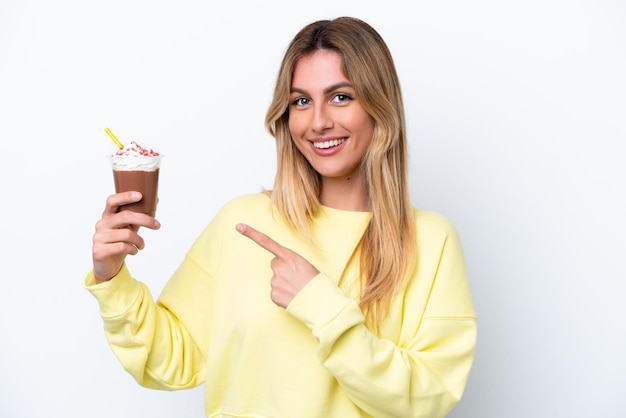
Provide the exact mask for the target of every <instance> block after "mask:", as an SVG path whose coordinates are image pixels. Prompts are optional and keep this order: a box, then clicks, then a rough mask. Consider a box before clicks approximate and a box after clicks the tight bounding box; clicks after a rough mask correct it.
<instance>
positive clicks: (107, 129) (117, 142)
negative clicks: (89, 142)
mask: <svg viewBox="0 0 626 418" xmlns="http://www.w3.org/2000/svg"><path fill="white" fill-rule="evenodd" d="M104 132H106V133H107V135H109V137H110V138H111V139H112V140H113V142H115V145H117V147H118V148H119V149H122V148H124V145H122V143H121V142H120V140H119V139H117V137H116V136H115V135H113V132H111V130H110V129H109V128H104Z"/></svg>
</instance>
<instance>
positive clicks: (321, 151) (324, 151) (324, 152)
mask: <svg viewBox="0 0 626 418" xmlns="http://www.w3.org/2000/svg"><path fill="white" fill-rule="evenodd" d="M334 139H343V140H344V141H343V142H342V143H341V144H339V145H336V146H334V147H330V148H316V147H315V145H314V144H315V143H320V142H327V141H332V140H334ZM309 142H310V143H311V149H313V152H314V153H315V154H317V155H320V156H323V157H328V156H331V155H334V154H337V153H338V152H339V151H341V149H343V147H344V146H345V145H346V143H347V142H348V138H347V137H342V138H324V139H320V140H315V141H309Z"/></svg>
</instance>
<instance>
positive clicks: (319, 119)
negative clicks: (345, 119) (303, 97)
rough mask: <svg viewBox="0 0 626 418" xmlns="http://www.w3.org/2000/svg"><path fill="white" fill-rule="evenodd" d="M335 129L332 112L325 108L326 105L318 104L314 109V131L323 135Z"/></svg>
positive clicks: (312, 126)
mask: <svg viewBox="0 0 626 418" xmlns="http://www.w3.org/2000/svg"><path fill="white" fill-rule="evenodd" d="M332 127H333V118H332V112H330V109H328V108H327V107H326V106H325V103H322V104H318V105H317V106H315V107H314V109H313V120H312V121H311V128H312V129H313V131H315V132H318V133H321V132H324V131H326V130H328V129H330V128H332Z"/></svg>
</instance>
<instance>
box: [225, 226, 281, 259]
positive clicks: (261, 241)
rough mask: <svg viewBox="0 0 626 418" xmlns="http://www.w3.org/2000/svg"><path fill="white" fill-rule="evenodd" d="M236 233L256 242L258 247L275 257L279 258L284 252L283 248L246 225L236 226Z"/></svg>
mask: <svg viewBox="0 0 626 418" xmlns="http://www.w3.org/2000/svg"><path fill="white" fill-rule="evenodd" d="M236 229H237V231H238V232H239V233H240V234H242V235H245V236H246V237H248V238H250V239H251V240H252V241H254V242H256V243H257V244H258V245H259V246H260V247H263V248H264V249H266V250H267V251H269V252H270V253H272V254H274V255H275V256H276V257H280V256H281V255H283V254H284V252H285V247H283V246H282V245H280V244H279V243H277V242H276V241H274V240H273V239H271V238H270V237H268V236H267V235H265V234H264V233H262V232H260V231H257V230H256V229H254V228H252V227H251V226H249V225H246V224H237V226H236Z"/></svg>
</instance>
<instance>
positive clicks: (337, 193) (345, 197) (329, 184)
mask: <svg viewBox="0 0 626 418" xmlns="http://www.w3.org/2000/svg"><path fill="white" fill-rule="evenodd" d="M321 186H322V187H321V192H320V203H321V204H322V205H324V206H328V207H331V208H334V209H341V210H351V211H357V212H367V211H369V210H370V202H369V198H368V196H367V190H366V188H365V182H364V179H363V175H362V174H361V173H358V174H357V173H355V174H354V175H352V176H350V177H343V178H329V177H322V184H321Z"/></svg>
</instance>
